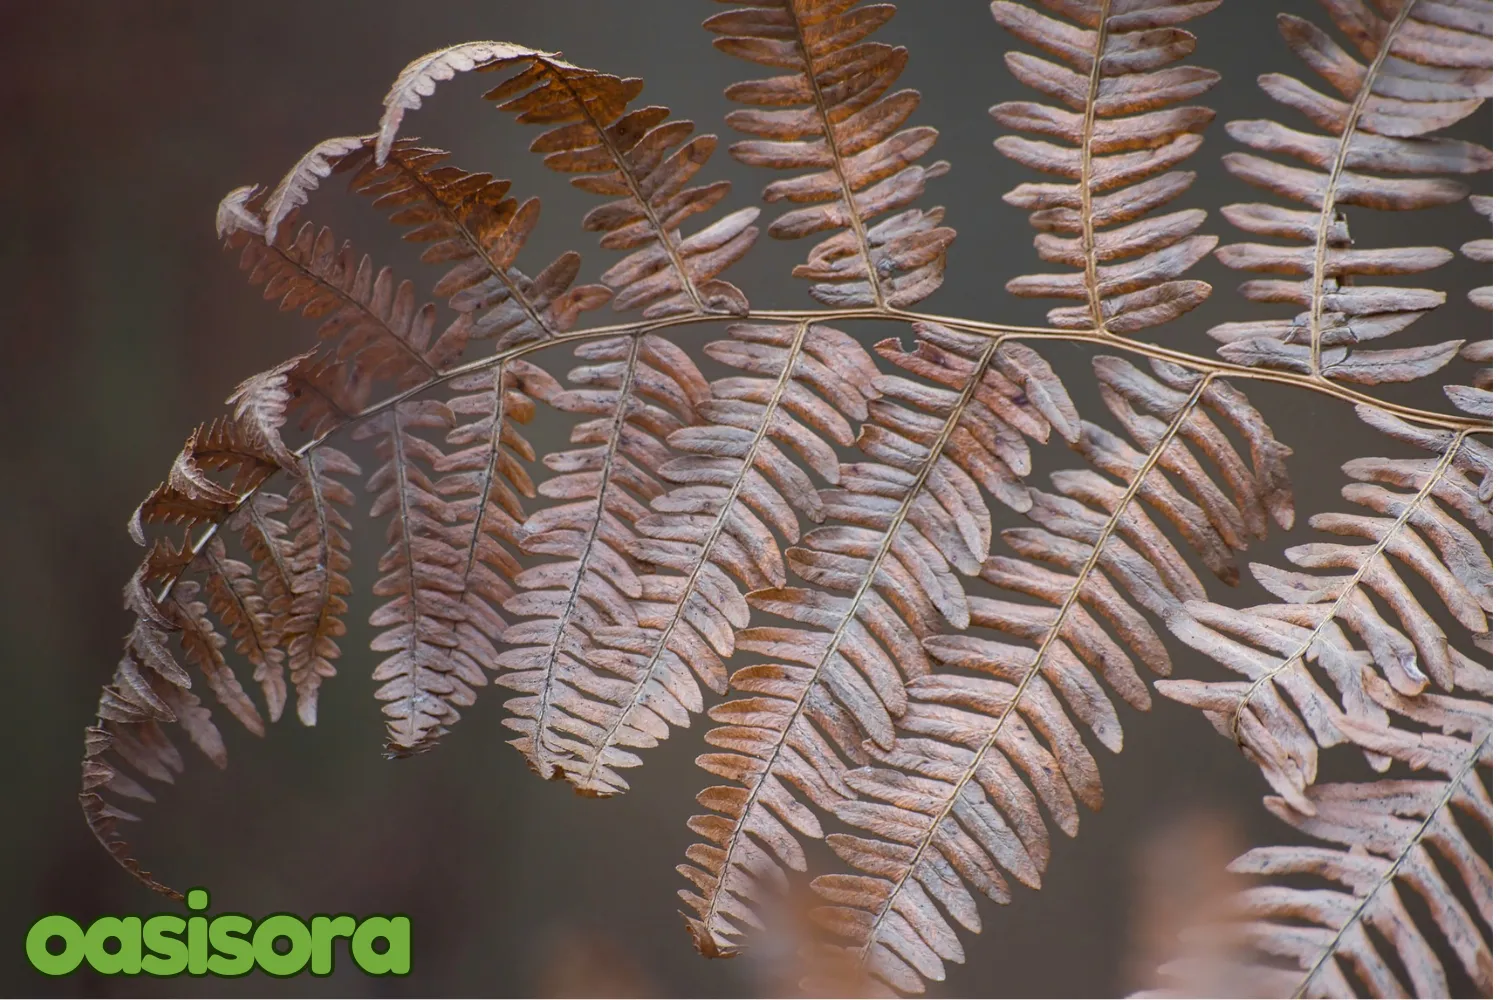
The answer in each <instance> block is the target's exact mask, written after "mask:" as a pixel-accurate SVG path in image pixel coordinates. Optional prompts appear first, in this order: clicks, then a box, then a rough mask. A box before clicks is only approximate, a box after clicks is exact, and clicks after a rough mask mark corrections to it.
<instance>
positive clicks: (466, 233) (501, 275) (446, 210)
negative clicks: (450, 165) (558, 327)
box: [391, 155, 557, 338]
mask: <svg viewBox="0 0 1500 1000" xmlns="http://www.w3.org/2000/svg"><path fill="white" fill-rule="evenodd" d="M391 162H394V163H395V164H396V169H398V170H400V171H401V172H402V173H403V174H406V175H407V177H408V178H409V179H410V180H411V182H412V183H413V184H415V185H417V186H418V187H420V188H421V189H422V191H423V193H424V194H425V195H426V196H427V199H428V201H429V202H430V203H431V204H433V205H435V206H437V209H438V211H439V212H442V213H443V216H444V217H445V218H446V219H447V220H448V224H449V225H450V226H452V227H453V229H454V230H455V231H456V232H457V233H458V234H459V235H460V236H461V237H462V238H463V241H464V245H465V246H467V247H468V248H469V251H470V252H471V253H473V254H474V255H475V256H476V257H478V258H479V259H480V260H482V261H484V266H485V268H486V269H488V270H489V272H490V274H491V275H492V276H493V277H494V278H495V280H496V281H498V282H500V283H501V284H502V285H504V286H505V288H506V290H507V291H509V292H510V297H511V301H513V302H515V303H517V304H519V305H520V307H521V309H522V310H523V311H524V312H525V313H526V315H527V316H529V317H530V318H531V321H532V322H533V323H535V324H536V326H537V329H538V330H541V331H542V333H543V334H545V335H546V336H547V337H549V338H550V337H552V336H555V335H556V333H557V331H555V330H553V329H552V328H551V327H550V326H548V325H547V323H546V321H545V320H543V319H542V317H541V314H540V313H538V312H537V311H536V307H535V306H534V305H532V304H531V300H530V299H528V298H527V297H526V296H525V295H524V294H523V293H522V292H521V289H520V288H518V287H516V283H515V282H514V281H512V280H511V278H510V275H508V274H506V273H505V270H504V268H500V267H496V266H495V262H494V261H493V260H491V259H490V255H489V253H488V251H486V250H485V248H484V246H483V245H482V244H481V243H480V242H479V240H477V239H476V238H475V237H474V234H473V233H472V232H471V231H470V230H469V227H468V226H467V225H465V224H464V222H463V220H461V219H460V218H459V217H458V213H457V212H456V211H455V210H454V209H453V208H452V207H451V206H450V205H449V204H448V203H447V202H445V201H443V200H442V199H441V198H439V197H438V194H437V192H436V191H434V190H433V189H432V185H431V184H429V183H427V177H426V175H424V174H423V173H422V172H421V171H419V170H413V169H412V168H410V167H408V166H407V165H406V163H405V161H403V160H402V159H401V158H400V156H399V155H396V156H392V157H391Z"/></svg>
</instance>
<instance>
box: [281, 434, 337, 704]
mask: <svg viewBox="0 0 1500 1000" xmlns="http://www.w3.org/2000/svg"><path fill="white" fill-rule="evenodd" d="M307 459H308V468H307V497H308V501H309V502H310V503H311V504H312V505H313V517H314V519H315V520H316V522H317V525H318V563H317V568H316V569H313V570H311V572H314V573H317V574H318V617H317V621H316V622H315V623H314V625H313V630H312V632H311V633H303V634H306V635H308V636H309V638H308V642H307V654H306V657H305V658H303V659H298V660H295V661H293V662H291V663H289V664H288V669H289V670H290V671H291V674H292V683H293V684H295V685H296V686H297V701H298V708H299V710H300V708H301V701H302V685H303V683H304V681H306V680H308V679H309V678H307V677H299V676H298V675H299V674H300V673H301V671H302V669H303V668H310V669H311V670H312V676H313V677H316V676H317V668H316V666H314V664H315V662H316V661H317V660H318V659H319V654H318V637H319V636H321V635H323V631H324V629H325V628H326V627H327V624H328V617H329V615H328V605H329V603H330V601H331V600H332V598H333V566H332V558H333V537H332V536H333V526H332V524H331V522H330V521H329V518H328V498H327V497H325V496H324V495H323V484H322V481H321V480H320V479H319V478H318V465H317V453H316V452H309V453H308V455H307ZM298 596H299V595H298V594H297V593H296V592H295V591H293V592H292V600H293V601H294V602H295V601H296V599H297V597H298ZM289 658H290V657H289Z"/></svg>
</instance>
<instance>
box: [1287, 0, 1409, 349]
mask: <svg viewBox="0 0 1500 1000" xmlns="http://www.w3.org/2000/svg"><path fill="white" fill-rule="evenodd" d="M1416 3H1417V0H1405V2H1403V3H1402V5H1401V10H1400V11H1398V12H1397V14H1396V16H1395V17H1394V18H1392V19H1391V23H1390V27H1388V28H1387V29H1386V32H1385V35H1384V37H1382V38H1381V39H1380V48H1379V49H1378V50H1377V51H1376V53H1375V58H1373V59H1371V60H1370V66H1369V68H1368V69H1367V70H1365V76H1364V79H1363V80H1361V81H1360V85H1359V92H1358V93H1356V94H1355V95H1354V100H1352V101H1350V102H1349V115H1348V117H1347V118H1346V119H1345V120H1344V130H1343V133H1342V134H1341V135H1340V136H1339V145H1338V150H1337V152H1335V154H1334V158H1333V166H1332V168H1331V169H1330V170H1329V172H1328V187H1327V188H1326V189H1325V190H1324V192H1323V207H1322V209H1321V210H1320V212H1319V213H1318V237H1317V243H1316V245H1315V246H1314V247H1313V271H1312V278H1311V284H1310V286H1309V287H1310V290H1311V292H1312V302H1311V308H1310V313H1309V316H1308V334H1309V341H1308V343H1309V354H1308V366H1309V374H1310V375H1311V376H1312V377H1313V378H1315V379H1324V378H1325V376H1324V375H1323V281H1324V275H1325V273H1326V272H1327V267H1328V240H1329V237H1330V235H1331V234H1330V232H1329V231H1330V229H1331V228H1332V226H1333V214H1334V212H1335V210H1336V209H1337V208H1338V188H1339V179H1340V178H1341V177H1342V176H1343V173H1344V163H1345V161H1346V160H1347V158H1348V156H1349V147H1350V146H1351V145H1353V143H1354V135H1355V133H1356V132H1358V131H1359V119H1360V117H1361V116H1362V115H1363V114H1364V108H1365V103H1366V102H1367V101H1369V99H1370V94H1371V93H1372V92H1373V90H1374V88H1375V80H1376V78H1377V77H1378V76H1379V75H1380V71H1381V69H1382V68H1384V65H1385V60H1386V57H1387V56H1389V55H1390V51H1391V45H1392V43H1393V42H1394V41H1395V40H1396V33H1397V32H1398V31H1400V30H1401V27H1402V25H1404V24H1405V23H1406V18H1407V16H1408V15H1409V14H1410V13H1411V10H1412V7H1414V6H1415V5H1416Z"/></svg>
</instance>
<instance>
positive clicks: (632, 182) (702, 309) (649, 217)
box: [538, 59, 708, 313]
mask: <svg viewBox="0 0 1500 1000" xmlns="http://www.w3.org/2000/svg"><path fill="white" fill-rule="evenodd" d="M538 61H539V62H540V63H541V64H542V65H543V66H546V67H547V69H548V71H549V72H551V73H552V75H553V76H554V77H555V78H556V79H557V81H558V82H559V83H561V84H562V85H563V86H564V87H565V88H567V91H568V93H569V94H572V95H573V100H574V102H575V103H576V104H577V105H578V107H579V109H580V110H582V111H583V113H584V114H585V115H587V116H588V119H589V124H590V125H592V126H593V127H594V133H595V134H596V135H598V136H599V144H600V145H601V146H603V147H604V148H605V149H607V150H609V155H610V158H611V159H612V160H614V161H615V169H617V170H618V171H619V172H620V177H621V179H623V180H624V181H625V184H626V186H627V187H629V188H630V195H631V197H632V198H634V199H635V203H636V204H637V205H639V206H641V211H642V212H644V213H645V215H646V221H647V222H649V223H650V224H651V229H652V231H653V232H655V233H656V241H657V242H658V243H659V244H661V248H662V252H663V253H665V254H666V255H667V259H668V260H670V261H671V262H672V270H674V271H676V272H677V280H679V281H681V282H682V290H683V291H685V292H687V294H688V298H690V299H692V300H693V311H694V312H697V313H707V312H708V309H707V307H706V306H704V304H703V299H702V298H700V297H699V295H698V286H697V285H696V284H694V283H693V279H692V276H691V275H690V274H689V273H688V269H687V264H686V262H684V261H683V259H682V255H681V254H680V253H678V252H677V247H676V246H675V245H674V244H673V243H672V234H671V233H669V232H667V231H666V229H665V228H664V227H663V226H662V222H661V219H659V218H657V216H656V209H655V208H654V207H652V205H651V199H649V198H647V197H646V196H645V194H644V193H643V192H642V191H641V185H640V182H639V181H637V180H636V177H635V173H634V172H633V171H632V170H631V169H630V165H629V164H628V163H626V162H625V156H624V154H622V153H621V152H620V151H619V149H617V148H616V147H615V144H614V142H613V140H611V139H610V137H609V132H608V128H609V125H605V124H601V123H600V121H599V119H598V118H596V117H595V116H594V109H593V108H591V107H589V105H588V102H587V101H585V100H584V99H583V97H582V96H581V95H580V94H579V93H578V91H577V90H575V89H574V88H573V84H572V82H571V81H569V80H568V77H567V74H565V73H564V72H563V71H562V70H560V69H559V68H558V67H556V66H554V65H553V64H552V63H551V62H550V61H548V60H546V59H539V60H538ZM610 124H613V123H610Z"/></svg>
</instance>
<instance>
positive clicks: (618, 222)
mask: <svg viewBox="0 0 1500 1000" xmlns="http://www.w3.org/2000/svg"><path fill="white" fill-rule="evenodd" d="M471 70H477V71H486V72H495V71H509V72H512V73H513V75H512V76H511V77H510V78H509V79H507V80H506V81H505V82H504V83H502V84H500V85H499V86H497V87H495V88H493V89H491V90H490V91H489V92H488V93H486V94H485V99H486V100H489V101H494V102H497V107H498V108H499V109H500V110H501V111H506V112H512V113H514V114H515V115H516V120H517V121H519V122H521V123H523V124H528V125H549V126H553V127H552V128H551V129H549V130H548V131H547V132H545V133H543V134H542V135H541V136H539V137H538V138H537V139H536V140H535V141H534V142H533V143H532V144H531V149H532V152H536V153H541V154H543V155H544V157H545V160H544V161H543V162H545V163H546V164H547V166H548V167H550V168H551V169H553V170H556V171H558V172H560V173H565V174H571V175H574V176H573V180H572V183H573V185H574V186H575V187H578V188H582V189H583V190H585V191H589V192H591V193H593V194H600V195H604V196H606V197H611V198H615V199H616V200H615V201H611V202H609V203H607V204H605V205H601V206H599V207H598V208H596V209H594V210H593V211H591V212H589V214H588V215H587V216H585V217H584V220H583V227H584V229H586V230H589V231H591V232H601V233H603V234H604V235H603V236H601V237H600V240H599V245H600V246H603V247H605V248H607V249H612V250H634V251H635V252H634V253H632V254H630V255H629V256H628V257H626V258H625V259H624V260H622V261H620V262H619V263H617V264H615V265H614V266H613V267H611V268H610V269H609V270H608V271H606V272H605V273H604V275H603V278H602V280H603V282H604V284H605V285H608V286H609V287H610V288H612V289H614V292H615V300H614V304H615V308H616V309H640V310H642V311H643V315H644V316H646V317H647V318H652V317H657V316H667V315H673V314H677V313H686V312H699V313H701V312H717V313H743V312H745V311H746V310H747V309H748V308H749V304H748V303H747V302H746V301H745V296H744V293H743V292H741V291H740V290H739V289H738V288H735V287H734V286H733V285H731V284H730V283H729V282H727V281H723V280H721V279H719V278H718V277H717V276H718V274H719V273H720V272H722V271H723V270H724V269H725V268H727V267H729V265H731V264H733V263H734V262H735V261H737V260H739V259H740V258H741V257H742V256H744V255H745V253H746V252H747V251H748V250H749V249H750V246H751V244H753V243H754V242H755V237H756V235H757V233H758V230H757V229H756V228H755V227H754V226H753V225H752V223H753V222H754V221H755V219H756V217H757V216H758V215H759V210H758V209H753V208H747V209H741V210H739V211H737V212H731V213H730V214H728V215H725V216H723V217H721V218H720V219H719V220H718V221H716V222H714V223H712V224H710V225H708V226H706V227H704V228H703V229H700V230H699V231H698V232H696V233H694V234H693V235H691V236H688V237H685V238H684V237H683V236H682V234H681V232H680V231H679V227H680V226H681V225H682V223H683V222H685V221H687V220H688V219H690V218H691V217H692V216H694V215H697V214H700V213H702V212H706V211H708V210H709V209H711V208H713V207H714V206H715V205H716V204H718V202H719V201H721V200H722V199H723V198H724V196H725V195H726V194H728V193H729V182H728V181H718V182H715V183H712V184H705V185H702V186H699V187H688V186H687V185H688V183H689V182H690V181H691V180H692V179H693V177H694V176H695V175H696V174H697V173H698V171H699V170H700V169H702V167H703V164H704V163H705V162H707V160H708V158H709V156H710V155H712V153H713V151H714V147H715V145H716V144H717V141H718V140H717V139H716V138H715V137H714V136H711V135H703V136H698V137H696V138H691V139H690V138H689V137H690V136H692V134H693V123H692V122H690V121H667V118H668V117H670V115H671V112H670V111H669V110H668V109H667V108H664V107H660V106H656V105H651V106H648V107H643V108H637V109H636V110H634V111H630V110H629V106H630V103H631V102H632V101H634V100H635V99H636V97H637V96H639V95H640V92H641V87H642V84H641V81H640V79H638V78H635V77H626V78H622V77H617V76H611V75H610V74H608V73H600V72H598V71H596V70H591V69H584V68H582V67H579V66H574V65H573V64H572V63H569V62H566V61H564V60H562V59H559V58H557V55H556V53H548V52H539V51H537V50H535V49H528V48H525V47H524V46H519V45H511V44H509V43H507V42H467V43H465V44H463V45H455V46H452V47H450V48H446V49H440V50H439V51H437V52H432V53H429V54H428V55H425V56H423V57H422V58H420V59H417V60H414V61H413V62H412V63H411V64H410V65H408V66H407V67H406V68H405V69H403V70H402V71H401V74H400V76H398V77H397V78H396V82H395V83H394V84H392V85H391V89H390V92H389V93H388V94H387V95H386V98H385V108H386V111H385V114H384V115H383V116H382V118H381V121H380V132H379V135H378V136H377V138H376V143H375V163H376V165H377V166H378V165H383V164H385V162H386V159H387V158H388V157H389V156H390V155H391V153H392V150H393V149H395V147H396V136H397V133H398V131H399V130H400V127H401V123H402V121H403V119H404V118H405V115H406V113H407V112H409V111H412V110H415V109H417V108H419V107H421V106H422V99H423V98H424V97H426V96H428V95H430V94H431V93H432V92H433V90H434V88H435V87H436V86H437V84H438V83H439V82H441V81H444V80H450V79H452V78H453V77H454V76H455V75H456V74H458V73H466V72H469V71H471ZM637 247H640V248H641V249H636V248H637Z"/></svg>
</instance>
